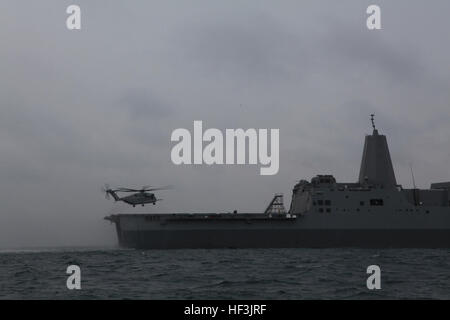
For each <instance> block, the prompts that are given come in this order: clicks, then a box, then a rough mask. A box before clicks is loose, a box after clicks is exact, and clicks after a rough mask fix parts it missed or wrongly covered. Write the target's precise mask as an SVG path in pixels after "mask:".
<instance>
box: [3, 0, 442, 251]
mask: <svg viewBox="0 0 450 320" xmlns="http://www.w3.org/2000/svg"><path fill="white" fill-rule="evenodd" d="M70 4H78V5H80V6H81V10H82V30H80V31H69V30H67V29H66V25H65V20H66V17H67V14H66V12H65V11H66V7H67V6H68V5H70ZM369 4H378V5H380V7H381V10H382V15H381V18H382V28H383V29H382V30H379V31H369V30H368V29H367V28H366V22H365V20H366V17H367V15H366V14H365V11H366V8H367V6H368V5H369ZM449 12H450V2H449V1H446V0H445V1H409V0H408V1H379V0H376V1H359V0H358V1H356V0H355V1H297V0H295V1H284V0H277V1H275V0H270V1H269V0H246V1H242V0H240V1H238V0H229V1H215V0H201V1H200V0H195V1H194V0H189V1H180V0H177V1H167V0H165V1H110V0H108V1H106V0H102V1H100V0H99V1H82V0H77V1H61V0H55V1H17V0H3V1H1V2H0V43H1V46H0V157H1V160H0V247H17V246H57V245H114V244H115V243H116V235H115V230H114V228H113V226H111V225H109V223H108V222H106V221H103V220H102V219H103V217H104V216H105V215H107V214H109V213H114V212H119V211H120V210H126V211H127V212H131V211H132V210H130V209H129V208H127V207H126V206H125V205H123V204H122V205H120V204H116V205H115V204H113V202H112V201H109V202H108V201H107V200H105V199H104V197H103V195H102V193H101V191H100V188H101V186H102V185H103V184H104V183H109V184H111V185H113V186H141V185H145V184H152V185H165V184H172V185H174V186H175V187H176V189H175V190H171V191H164V192H161V193H160V194H159V196H160V197H162V198H164V201H162V202H161V203H160V204H159V205H158V206H155V207H153V206H151V207H148V209H151V210H156V209H158V210H160V211H164V212H169V211H177V212H180V211H190V212H191V211H231V210H233V209H237V210H238V211H250V212H256V211H261V210H263V209H264V207H265V206H266V205H267V202H268V201H270V199H271V197H272V195H273V193H275V192H283V193H284V194H285V198H286V199H285V201H286V206H288V205H289V201H290V193H291V189H292V187H293V185H294V184H295V182H296V180H298V179H301V178H307V179H310V178H311V177H313V176H314V175H315V174H319V173H331V174H334V175H335V176H336V177H337V179H338V180H340V181H356V179H357V176H358V170H359V165H360V161H361V153H362V146H363V140H364V135H365V134H367V133H370V124H369V114H370V113H375V114H376V121H377V126H378V127H379V129H380V131H381V132H382V133H384V134H386V135H388V141H389V144H390V149H391V156H392V158H393V162H394V168H395V170H396V174H397V180H398V181H399V183H401V184H403V185H404V186H408V187H409V186H410V185H411V179H410V173H409V167H408V165H409V163H410V162H412V163H413V166H414V170H415V175H416V182H417V183H418V185H419V186H420V187H429V184H430V183H431V182H433V181H445V180H447V181H448V180H450V168H449V160H450V126H449V120H450V90H449V89H450V88H449V86H450V41H449V40H450V38H449V26H448V13H449ZM194 120H203V121H204V127H205V128H210V127H213V128H218V129H225V128H239V127H242V128H279V129H280V171H279V173H278V174H277V175H275V176H260V175H259V169H258V167H257V166H213V167H207V166H179V167H177V166H175V165H173V164H172V163H171V160H170V150H171V148H172V146H173V144H172V143H171V142H170V134H171V132H172V130H174V129H176V128H188V129H190V130H192V125H193V121H194ZM146 208H147V207H146ZM136 211H142V209H139V210H136Z"/></svg>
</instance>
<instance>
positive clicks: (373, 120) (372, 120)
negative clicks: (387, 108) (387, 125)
mask: <svg viewBox="0 0 450 320" xmlns="http://www.w3.org/2000/svg"><path fill="white" fill-rule="evenodd" d="M370 121H371V122H372V128H373V130H377V129H376V128H375V115H374V114H373V113H372V114H371V115H370Z"/></svg>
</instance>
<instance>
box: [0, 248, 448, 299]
mask: <svg viewBox="0 0 450 320" xmlns="http://www.w3.org/2000/svg"><path fill="white" fill-rule="evenodd" d="M73 264H75V265H78V266H80V268H81V287H82V288H81V290H68V289H67V287H66V280H67V277H68V275H67V274H66V268H67V266H68V265H73ZM369 265H378V266H380V268H381V290H368V289H367V287H366V280H367V277H368V276H369V275H367V273H366V269H367V267H368V266H369ZM0 298H1V299H450V250H448V249H439V250H432V249H429V250H423V249H420V250H419V249H385V250H372V249H371V250H364V249H261V250H255V249H252V250H231V249H230V250H168V251H160V250H149V251H139V250H124V249H92V248H84V249H83V248H78V249H42V250H41V249H39V250H10V251H0Z"/></svg>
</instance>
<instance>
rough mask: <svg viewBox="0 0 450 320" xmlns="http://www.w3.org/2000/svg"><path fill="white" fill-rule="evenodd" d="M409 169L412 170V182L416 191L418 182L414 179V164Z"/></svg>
mask: <svg viewBox="0 0 450 320" xmlns="http://www.w3.org/2000/svg"><path fill="white" fill-rule="evenodd" d="M409 169H411V177H412V182H413V186H414V189H416V181H415V179H414V171H413V168H412V164H411V163H410V164H409Z"/></svg>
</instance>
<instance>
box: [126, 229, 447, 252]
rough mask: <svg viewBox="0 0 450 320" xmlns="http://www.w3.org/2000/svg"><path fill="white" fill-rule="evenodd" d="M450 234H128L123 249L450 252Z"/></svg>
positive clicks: (322, 231)
mask: <svg viewBox="0 0 450 320" xmlns="http://www.w3.org/2000/svg"><path fill="white" fill-rule="evenodd" d="M449 235H450V230H438V231H431V230H303V231H301V232H299V231H294V230H291V231H282V230H238V231H233V232H231V231H224V230H201V231H197V230H192V231H188V230H176V231H175V230H171V231H165V230H164V231H163V230H161V231H127V232H124V233H123V234H122V237H121V240H120V245H121V246H122V247H127V248H137V249H199V248H204V249H220V248H242V249H244V248H337V247H355V248H450V236H449Z"/></svg>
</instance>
